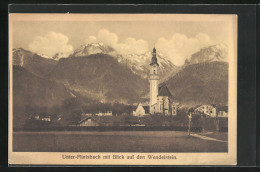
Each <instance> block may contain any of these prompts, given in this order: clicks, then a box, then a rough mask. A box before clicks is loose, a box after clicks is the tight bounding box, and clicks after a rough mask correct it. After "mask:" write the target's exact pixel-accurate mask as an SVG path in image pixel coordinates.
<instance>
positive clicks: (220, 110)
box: [217, 106, 228, 118]
mask: <svg viewBox="0 0 260 172" xmlns="http://www.w3.org/2000/svg"><path fill="white" fill-rule="evenodd" d="M217 114H218V117H223V118H227V117H228V106H218V107H217Z"/></svg>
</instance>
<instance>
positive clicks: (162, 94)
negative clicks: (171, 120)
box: [149, 48, 177, 116]
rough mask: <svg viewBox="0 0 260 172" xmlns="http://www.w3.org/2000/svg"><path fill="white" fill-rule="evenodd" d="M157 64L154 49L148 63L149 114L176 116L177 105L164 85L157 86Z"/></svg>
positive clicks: (158, 77)
mask: <svg viewBox="0 0 260 172" xmlns="http://www.w3.org/2000/svg"><path fill="white" fill-rule="evenodd" d="M159 79H160V76H159V64H158V63H157V57H156V49H155V48H154V49H153V52H152V59H151V63H150V74H149V81H150V114H158V113H159V114H163V115H166V116H168V115H173V116H174V115H177V104H176V103H174V102H173V96H172V94H171V92H170V91H169V89H168V88H167V86H166V84H165V83H162V84H160V85H159Z"/></svg>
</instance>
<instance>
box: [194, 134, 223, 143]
mask: <svg viewBox="0 0 260 172" xmlns="http://www.w3.org/2000/svg"><path fill="white" fill-rule="evenodd" d="M190 135H191V136H193V137H198V138H200V139H203V140H212V141H217V142H225V143H227V141H225V140H219V139H215V138H212V137H207V136H202V135H199V134H190Z"/></svg>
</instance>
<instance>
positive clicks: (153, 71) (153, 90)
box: [149, 48, 159, 114]
mask: <svg viewBox="0 0 260 172" xmlns="http://www.w3.org/2000/svg"><path fill="white" fill-rule="evenodd" d="M152 54H153V57H152V60H151V63H150V76H149V81H150V113H151V114H154V113H155V112H156V111H157V109H156V108H157V96H158V84H159V73H158V72H159V71H158V68H159V64H158V63H157V58H156V49H155V48H154V49H153V52H152Z"/></svg>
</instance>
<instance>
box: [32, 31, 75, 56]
mask: <svg viewBox="0 0 260 172" xmlns="http://www.w3.org/2000/svg"><path fill="white" fill-rule="evenodd" d="M68 41H69V39H68V37H67V36H65V35H63V34H61V33H56V32H48V33H47V34H46V35H45V36H37V37H35V38H34V39H33V41H32V42H31V43H30V44H29V50H31V51H33V52H35V53H38V54H43V55H47V56H48V57H52V56H53V55H55V54H56V53H60V54H63V56H64V57H67V56H69V55H70V54H71V53H72V52H73V46H72V45H70V44H68Z"/></svg>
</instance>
